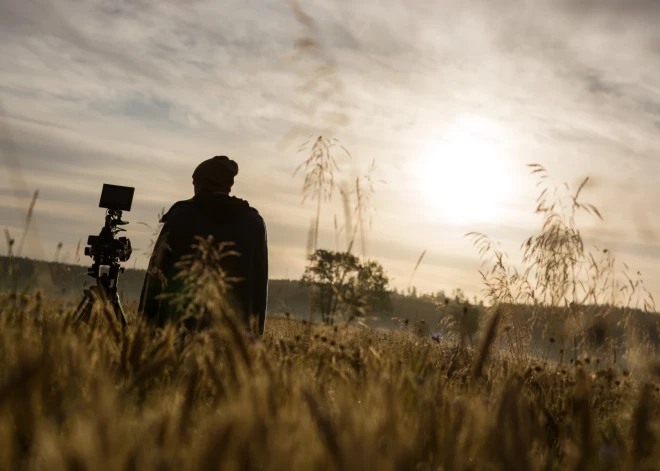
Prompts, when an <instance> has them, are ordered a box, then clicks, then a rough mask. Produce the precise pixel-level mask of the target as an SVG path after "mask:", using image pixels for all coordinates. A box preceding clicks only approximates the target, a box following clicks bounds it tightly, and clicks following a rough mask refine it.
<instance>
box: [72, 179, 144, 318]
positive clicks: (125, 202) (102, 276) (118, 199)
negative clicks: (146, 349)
mask: <svg viewBox="0 0 660 471" xmlns="http://www.w3.org/2000/svg"><path fill="white" fill-rule="evenodd" d="M134 193H135V188H130V187H126V186H118V185H108V184H104V185H103V191H102V192H101V201H100V202H99V207H100V208H104V209H106V210H107V211H106V215H105V225H104V226H103V229H101V233H100V234H99V235H90V236H89V237H88V238H87V245H88V247H85V255H86V256H88V257H91V258H92V259H93V261H94V263H93V264H92V266H91V267H90V268H89V269H88V270H87V273H88V275H89V276H91V277H92V278H94V279H96V286H94V287H92V289H86V290H85V292H84V296H83V300H82V301H81V303H80V305H79V306H78V309H77V310H76V315H75V321H76V323H77V322H80V321H84V322H87V320H88V319H89V316H90V315H91V312H92V308H93V306H94V303H95V302H96V301H98V300H99V298H100V299H101V300H104V301H107V302H109V303H110V304H111V306H112V308H113V310H114V312H115V315H116V317H117V320H118V321H120V322H121V323H122V325H124V326H125V325H126V324H127V321H126V315H125V313H124V309H123V308H122V306H121V302H120V301H119V295H118V291H117V288H118V278H119V273H123V272H124V268H123V267H122V266H121V265H120V263H121V262H126V261H128V259H129V258H130V257H131V254H132V253H133V248H132V246H131V241H130V239H128V238H127V237H117V234H118V233H120V232H124V231H125V229H123V228H122V227H121V226H125V225H127V224H128V222H126V221H123V220H122V212H123V211H130V210H131V206H132V205H133V195H134ZM103 267H108V270H107V272H105V271H104V270H103Z"/></svg>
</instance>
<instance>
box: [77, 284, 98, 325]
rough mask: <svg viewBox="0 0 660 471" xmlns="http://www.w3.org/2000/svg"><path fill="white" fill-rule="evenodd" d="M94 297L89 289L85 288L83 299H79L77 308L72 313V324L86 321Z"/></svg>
mask: <svg viewBox="0 0 660 471" xmlns="http://www.w3.org/2000/svg"><path fill="white" fill-rule="evenodd" d="M94 301H95V300H94V297H93V295H92V293H91V291H90V290H88V289H86V290H85V292H84V294H83V299H82V301H80V304H79V305H78V308H77V309H76V311H75V313H74V315H73V324H74V325H77V324H79V323H80V322H88V321H89V317H90V315H91V314H92V308H93V307H94Z"/></svg>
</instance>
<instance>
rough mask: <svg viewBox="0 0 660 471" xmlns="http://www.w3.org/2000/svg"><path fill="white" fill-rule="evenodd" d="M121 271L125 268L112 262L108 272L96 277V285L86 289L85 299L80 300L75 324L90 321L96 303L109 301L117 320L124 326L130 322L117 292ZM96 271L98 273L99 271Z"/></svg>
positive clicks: (74, 318)
mask: <svg viewBox="0 0 660 471" xmlns="http://www.w3.org/2000/svg"><path fill="white" fill-rule="evenodd" d="M95 265H96V264H95ZM99 268H100V267H99ZM93 269H94V267H93V268H92V269H90V272H91V270H93ZM120 271H123V268H121V267H120V266H119V264H118V263H116V264H112V265H111V266H110V271H109V272H108V273H103V274H102V275H100V276H98V277H96V285H95V286H92V287H91V288H87V289H85V291H84V293H83V299H82V301H80V304H79V305H78V308H77V309H76V312H75V314H74V316H73V322H74V324H76V325H77V324H79V323H80V322H85V323H87V322H89V318H90V317H91V315H92V309H93V308H94V304H96V303H97V302H101V303H109V304H110V306H111V307H112V310H113V311H114V314H115V317H116V318H117V321H119V323H120V324H121V325H122V327H126V325H127V324H128V321H127V319H126V313H125V312H124V308H123V307H122V305H121V301H120V300H119V293H118V292H117V282H118V277H119V272H120ZM96 273H98V271H97V272H96ZM90 274H91V273H90Z"/></svg>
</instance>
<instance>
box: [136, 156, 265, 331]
mask: <svg viewBox="0 0 660 471" xmlns="http://www.w3.org/2000/svg"><path fill="white" fill-rule="evenodd" d="M237 174H238V164H237V163H236V162H234V161H233V160H230V159H229V158H227V157H225V156H218V157H213V158H212V159H209V160H206V161H204V162H202V163H201V164H200V165H199V166H198V167H197V168H196V169H195V171H194V173H193V185H194V189H195V196H194V197H193V198H192V199H189V200H186V201H179V202H177V203H175V204H174V205H173V206H172V208H171V209H170V210H169V211H168V212H167V213H166V214H165V215H164V216H163V218H162V220H161V222H162V223H163V228H162V229H161V232H160V235H159V236H158V240H157V241H156V244H155V250H154V254H153V255H152V257H151V260H150V262H149V269H148V271H147V275H146V276H145V280H144V286H143V287H142V295H141V296H140V306H139V313H140V314H142V315H144V316H145V317H146V318H147V319H148V321H149V322H151V323H152V324H155V325H158V326H164V325H165V324H166V323H167V322H168V321H174V322H176V321H178V320H179V317H180V315H181V313H180V312H179V311H178V310H177V308H176V306H175V305H174V303H173V302H171V300H170V299H169V297H170V296H171V295H173V294H175V295H176V294H179V293H178V292H179V291H180V290H181V288H182V286H183V282H182V280H178V279H176V275H177V273H178V269H177V268H176V266H175V264H176V263H177V262H179V261H181V259H182V258H183V257H184V256H186V255H188V254H192V253H194V251H195V249H194V248H193V245H195V244H197V243H198V240H197V239H196V237H203V238H208V237H209V236H212V237H213V241H214V244H216V246H218V245H219V244H220V243H222V242H232V243H233V244H234V245H232V246H229V247H228V249H229V250H234V251H236V252H238V253H239V254H240V255H239V256H227V257H226V258H225V259H223V265H222V268H223V269H224V271H225V272H226V273H227V274H228V275H229V276H232V277H238V278H240V281H237V282H235V283H233V289H232V293H231V294H232V301H233V307H234V309H235V310H236V311H237V313H238V314H239V315H241V316H242V318H243V320H244V321H245V323H246V325H249V320H250V318H251V317H252V316H254V317H256V319H257V321H258V326H259V334H260V335H261V334H263V331H264V325H265V321H266V301H267V296H268V246H267V237H266V226H265V224H264V220H263V218H262V217H261V216H260V215H259V213H258V212H257V210H256V209H254V208H252V207H251V206H250V205H249V204H248V202H247V201H245V200H242V199H239V198H236V197H234V196H230V195H229V193H230V192H231V188H232V185H233V184H234V177H235V176H236V175H237ZM163 280H164V281H165V283H163ZM163 294H164V295H166V296H165V297H164V298H163V297H162V296H159V295H163ZM157 297H158V299H157ZM185 324H186V326H187V327H189V328H194V327H195V323H194V322H186V323H185ZM197 327H201V326H199V325H197Z"/></svg>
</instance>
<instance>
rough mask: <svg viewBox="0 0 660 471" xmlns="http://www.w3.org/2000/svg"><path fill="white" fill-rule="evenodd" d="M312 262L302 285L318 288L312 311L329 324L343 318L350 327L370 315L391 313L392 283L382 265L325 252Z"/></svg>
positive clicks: (320, 252)
mask: <svg viewBox="0 0 660 471" xmlns="http://www.w3.org/2000/svg"><path fill="white" fill-rule="evenodd" d="M309 262H310V263H309V265H308V266H307V268H306V269H305V273H304V274H303V276H302V278H301V280H300V281H301V284H302V285H303V286H313V287H316V296H315V298H314V299H313V300H312V310H313V311H316V312H319V313H320V314H321V320H322V321H323V322H325V323H326V324H333V323H334V321H335V319H336V318H337V317H340V316H341V317H344V318H345V319H346V322H347V323H348V322H350V321H351V320H353V319H355V318H356V317H360V316H362V315H364V314H365V313H367V312H369V311H374V310H386V311H391V309H392V301H391V298H390V294H391V291H390V290H389V289H388V284H389V279H388V277H387V275H386V273H385V270H384V269H383V267H382V265H381V264H380V263H379V262H377V261H374V260H365V261H361V260H360V259H359V258H358V257H356V256H355V255H353V254H351V253H349V252H337V251H330V250H323V249H319V250H316V251H315V252H314V253H313V254H312V255H310V257H309Z"/></svg>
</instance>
